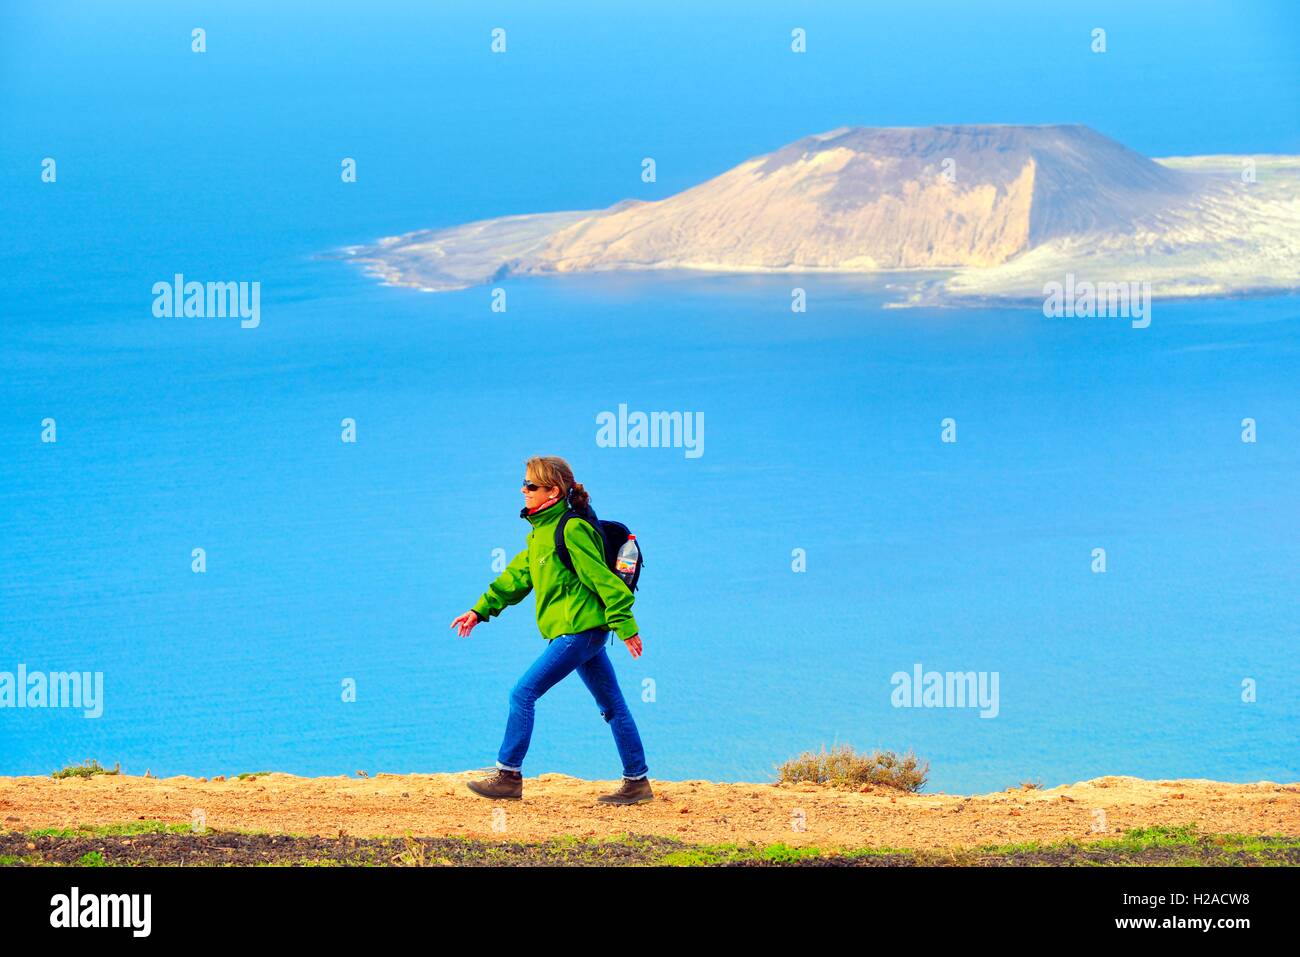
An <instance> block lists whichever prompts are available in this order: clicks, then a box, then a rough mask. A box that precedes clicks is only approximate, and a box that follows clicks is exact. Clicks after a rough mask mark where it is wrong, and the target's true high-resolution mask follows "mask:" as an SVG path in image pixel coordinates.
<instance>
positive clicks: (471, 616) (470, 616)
mask: <svg viewBox="0 0 1300 957" xmlns="http://www.w3.org/2000/svg"><path fill="white" fill-rule="evenodd" d="M477 624H478V615H477V614H476V613H475V612H473V611H467V612H465V614H463V615H457V616H456V617H455V618H453V619H452V621H451V627H453V628H455V629H456V633H457V634H458V635H460V636H461V637H462V638H466V637H468V636H469V633H470V632H471V631H473V630H474V626H475V625H477Z"/></svg>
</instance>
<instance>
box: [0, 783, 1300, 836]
mask: <svg viewBox="0 0 1300 957" xmlns="http://www.w3.org/2000/svg"><path fill="white" fill-rule="evenodd" d="M483 773H484V772H481V771H473V772H461V773H458V774H405V775H392V774H378V775H376V776H374V777H364V778H363V777H344V776H338V777H322V778H303V777H296V776H293V775H289V774H279V773H272V774H267V775H260V776H257V777H249V778H246V779H243V780H239V779H231V780H225V781H218V780H210V781H204V780H202V779H199V778H192V777H183V776H182V777H170V778H144V777H131V776H127V775H97V776H94V777H90V778H67V779H53V778H49V777H11V778H0V831H10V832H14V831H25V832H30V831H33V830H38V829H42V828H75V827H77V826H79V825H105V824H124V823H131V822H136V821H144V820H157V821H164V822H168V823H175V824H188V823H190V822H192V821H193V820H194V819H195V818H196V815H201V818H202V820H203V822H204V824H205V825H206V827H207V828H210V829H213V830H217V831H262V832H269V833H276V834H299V835H317V836H323V837H331V838H336V837H339V836H341V835H344V836H349V837H373V836H380V835H392V836H401V835H405V834H411V835H415V836H428V837H447V836H462V837H471V838H477V839H483V840H488V841H538V840H544V839H547V838H552V837H557V836H574V837H579V838H583V837H607V836H613V835H618V834H626V833H635V834H642V835H658V836H662V837H668V838H675V839H676V840H678V841H683V842H688V843H693V844H710V843H725V842H736V843H744V842H748V841H754V842H757V843H760V844H771V843H777V842H783V843H785V844H787V845H789V846H791V847H799V846H816V847H821V848H850V847H891V848H909V849H944V848H954V847H976V846H980V845H986V844H1009V843H1019V842H1023V841H1040V842H1052V841H1061V840H1067V839H1073V840H1076V841H1081V842H1087V841H1090V840H1095V839H1099V838H1106V837H1111V838H1113V837H1116V836H1118V835H1119V834H1121V833H1123V832H1124V831H1127V830H1129V829H1131V828H1140V827H1151V826H1155V825H1165V826H1179V825H1186V824H1193V825H1195V826H1196V827H1197V828H1198V829H1199V831H1201V832H1202V833H1210V834H1232V833H1239V834H1252V835H1264V834H1281V835H1287V836H1290V837H1297V836H1300V783H1292V784H1276V783H1272V782H1257V783H1253V784H1225V783H1220V782H1217V781H1207V780H1200V779H1195V780H1175V781H1146V780H1142V779H1140V778H1132V777H1104V778H1095V779H1093V780H1091V781H1083V782H1080V783H1077V784H1071V785H1063V786H1060V787H1055V788H1050V789H1047V790H1039V789H1022V788H1012V789H1008V790H1006V791H999V792H994V793H990V794H980V795H971V796H962V795H952V794H909V793H900V792H898V791H893V790H889V789H882V788H876V789H874V790H871V791H864V792H851V791H838V790H833V789H831V788H829V787H820V786H816V785H811V784H800V785H774V784H717V783H713V782H709V781H655V780H653V779H652V782H651V783H652V786H653V788H654V792H655V800H654V801H653V802H650V803H646V804H639V805H632V806H628V807H616V806H607V805H602V804H598V803H597V802H596V800H595V799H596V797H597V796H598V795H600V794H602V793H606V792H608V791H612V790H614V789H615V787H616V786H617V783H618V782H616V781H585V780H581V779H578V778H572V777H569V776H567V775H563V774H543V775H539V776H538V777H533V778H526V779H525V781H524V797H523V800H522V801H490V800H487V799H485V798H481V797H478V796H476V795H475V794H473V793H472V792H470V791H469V790H468V789H466V787H465V782H466V781H468V780H471V779H473V778H475V777H479V776H482V775H483ZM496 809H500V810H496ZM494 810H495V811H496V813H494Z"/></svg>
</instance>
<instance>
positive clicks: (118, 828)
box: [27, 821, 191, 838]
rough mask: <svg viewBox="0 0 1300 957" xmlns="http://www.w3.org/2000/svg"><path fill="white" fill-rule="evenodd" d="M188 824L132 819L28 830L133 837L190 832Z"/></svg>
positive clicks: (38, 833)
mask: <svg viewBox="0 0 1300 957" xmlns="http://www.w3.org/2000/svg"><path fill="white" fill-rule="evenodd" d="M190 832H191V828H190V825H188V824H167V823H166V822H164V821H131V822H129V823H126V824H79V825H77V826H76V827H43V828H39V829H37V830H35V831H28V832H27V836H28V837H63V838H69V837H132V836H134V835H136V834H189V833H190Z"/></svg>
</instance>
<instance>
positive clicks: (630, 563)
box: [614, 535, 641, 588]
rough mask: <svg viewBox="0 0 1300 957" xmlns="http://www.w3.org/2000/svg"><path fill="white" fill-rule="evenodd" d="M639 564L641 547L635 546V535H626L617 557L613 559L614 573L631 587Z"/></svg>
mask: <svg viewBox="0 0 1300 957" xmlns="http://www.w3.org/2000/svg"><path fill="white" fill-rule="evenodd" d="M640 564H641V549H639V548H637V547H636V536H635V535H628V537H627V541H626V542H624V543H623V547H622V548H620V549H619V550H618V557H617V558H616V559H614V574H615V575H617V576H618V577H619V578H621V579H623V581H625V582H627V584H628V587H629V588H631V587H632V582H633V581H634V580H635V579H636V572H637V567H638V566H639V565H640Z"/></svg>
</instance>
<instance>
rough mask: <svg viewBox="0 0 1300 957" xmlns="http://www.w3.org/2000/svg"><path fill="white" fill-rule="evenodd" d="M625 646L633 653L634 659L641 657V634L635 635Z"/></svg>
mask: <svg viewBox="0 0 1300 957" xmlns="http://www.w3.org/2000/svg"><path fill="white" fill-rule="evenodd" d="M623 644H625V645H627V650H628V651H630V652H632V657H633V658H640V657H641V636H640V635H639V634H637V635H633V636H632V637H631V638H629V639H628V640H627V641H625V642H623Z"/></svg>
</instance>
